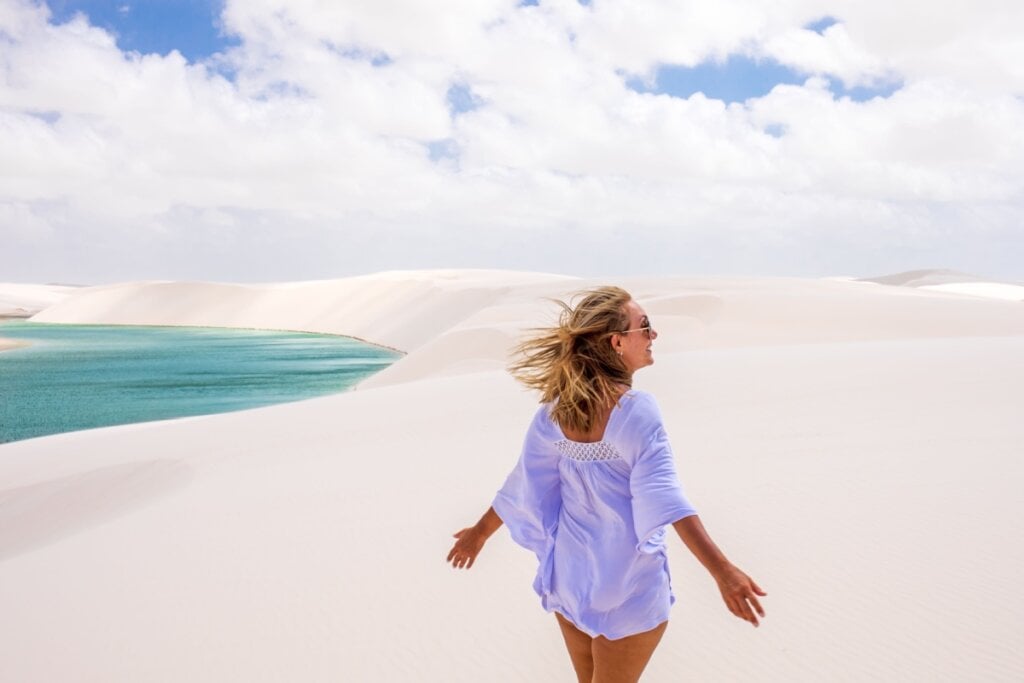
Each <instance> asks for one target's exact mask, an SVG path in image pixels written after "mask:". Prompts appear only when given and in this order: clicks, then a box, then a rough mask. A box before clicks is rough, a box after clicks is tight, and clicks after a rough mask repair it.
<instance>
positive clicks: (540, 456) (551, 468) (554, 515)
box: [491, 406, 562, 561]
mask: <svg viewBox="0 0 1024 683" xmlns="http://www.w3.org/2000/svg"><path fill="white" fill-rule="evenodd" d="M549 419H550V418H549V417H548V413H547V407H546V406H542V407H541V409H540V410H539V411H537V415H536V416H535V417H534V419H533V423H532V424H531V425H530V429H529V430H528V431H527V433H526V439H525V440H524V442H523V450H522V453H521V454H520V456H519V462H518V463H516V466H515V468H514V469H513V470H512V472H511V473H510V474H509V475H508V478H507V479H506V480H505V485H504V486H502V487H501V489H500V490H499V491H498V494H497V495H496V496H495V498H494V502H493V503H492V504H491V505H492V507H494V511H495V512H496V513H498V516H499V517H501V521H502V522H504V523H505V526H507V527H508V530H509V533H510V534H512V540H514V541H515V542H516V543H518V544H519V545H521V546H523V547H525V548H527V549H529V550H531V551H533V552H534V553H535V554H536V555H537V559H539V560H542V561H543V560H544V558H545V557H546V556H547V555H548V554H549V552H550V544H551V540H552V537H553V536H554V532H555V528H556V527H557V525H558V513H559V510H560V508H561V505H562V496H561V478H560V477H559V474H558V454H557V451H555V450H554V447H553V446H552V445H551V444H550V443H548V442H547V441H546V440H545V439H544V438H543V437H542V431H543V429H542V428H543V426H544V423H543V422H542V420H549Z"/></svg>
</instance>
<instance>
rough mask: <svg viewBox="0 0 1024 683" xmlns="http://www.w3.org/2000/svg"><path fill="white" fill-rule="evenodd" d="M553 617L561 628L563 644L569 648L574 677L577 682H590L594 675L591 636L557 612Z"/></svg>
mask: <svg viewBox="0 0 1024 683" xmlns="http://www.w3.org/2000/svg"><path fill="white" fill-rule="evenodd" d="M555 618H556V619H558V626H559V627H560V628H561V629H562V637H563V638H565V646H566V647H567V648H569V658H570V659H571V660H572V668H573V669H575V670H576V678H577V679H579V683H590V682H591V679H593V677H594V657H593V655H592V654H591V652H590V644H591V641H593V638H591V637H590V636H588V635H587V634H586V633H584V632H583V631H581V630H579V629H578V628H576V627H575V626H573V624H572V622H571V621H569V620H568V619H566V618H565V617H563V616H562V615H561V614H559V613H558V612H555Z"/></svg>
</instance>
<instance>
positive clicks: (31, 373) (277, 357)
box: [0, 321, 401, 443]
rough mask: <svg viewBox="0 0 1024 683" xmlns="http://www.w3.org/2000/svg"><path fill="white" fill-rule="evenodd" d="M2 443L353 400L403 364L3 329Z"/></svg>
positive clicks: (200, 341) (54, 328) (235, 336)
mask: <svg viewBox="0 0 1024 683" xmlns="http://www.w3.org/2000/svg"><path fill="white" fill-rule="evenodd" d="M0 337H3V338H7V339H13V340H17V341H24V342H28V344H29V345H28V346H23V347H20V348H15V349H13V350H8V351H0V443H5V442H9V441H16V440H19V439H27V438H30V437H34V436H43V435H45V434H56V433H59V432H70V431H75V430H79V429H89V428H92V427H104V426H109V425H118V424H127V423H132V422H144V421H148V420H163V419H168V418H174V417H185V416H189V415H207V414H210V413H223V412H228V411H232V410H241V409H244V408H255V407H257V406H265V405H270V404H274V403H284V402H287V401H297V400H301V399H304V398H312V397H314V396H321V395H324V394H331V393H336V392H340V391H345V390H346V389H349V388H351V387H352V386H354V385H355V384H356V383H357V382H359V381H360V380H362V379H364V378H366V377H368V376H369V375H372V374H373V373H375V372H377V371H379V370H381V369H383V368H385V367H387V366H388V365H390V364H391V363H393V362H394V361H395V360H397V359H398V358H399V357H400V356H401V354H400V353H398V352H395V351H391V350H389V349H385V348H381V347H378V346H373V345H370V344H366V343H363V342H360V341H357V340H354V339H350V338H347V337H338V336H330V335H320V334H304V333H298V332H273V331H265V330H234V329H225V328H194V327H192V328H190V327H127V326H109V325H56V324H49V323H31V322H24V321H3V322H0Z"/></svg>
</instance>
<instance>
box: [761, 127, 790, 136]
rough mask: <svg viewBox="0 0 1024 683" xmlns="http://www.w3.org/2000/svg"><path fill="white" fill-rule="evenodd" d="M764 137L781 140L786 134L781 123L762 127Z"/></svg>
mask: <svg viewBox="0 0 1024 683" xmlns="http://www.w3.org/2000/svg"><path fill="white" fill-rule="evenodd" d="M764 132H765V134H766V135H771V136H772V137H773V138H781V137H782V136H783V135H785V134H786V127H785V126H783V125H782V124H781V123H769V124H768V125H767V126H765V127H764Z"/></svg>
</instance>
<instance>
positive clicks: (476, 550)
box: [445, 507, 502, 569]
mask: <svg viewBox="0 0 1024 683" xmlns="http://www.w3.org/2000/svg"><path fill="white" fill-rule="evenodd" d="M501 525H502V521H501V517H499V516H498V513H497V512H495V511H494V508H493V507H489V508H487V512H485V513H484V516H483V517H481V518H480V521H478V522H477V523H476V524H475V525H473V526H471V527H468V528H466V529H463V530H462V531H457V532H455V534H453V535H454V536H455V538H456V539H458V540H457V541H455V545H454V546H452V549H451V552H449V553H448V559H447V560H445V562H451V563H452V567H455V568H458V569H461V568H462V567H465V568H466V569H469V568H470V567H472V566H473V561H474V560H476V556H477V555H478V554H480V550H481V549H482V548H483V547H484V543H486V542H487V539H488V538H490V537H491V534H493V533H494V532H495V531H497V530H498V529H500V528H501Z"/></svg>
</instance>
